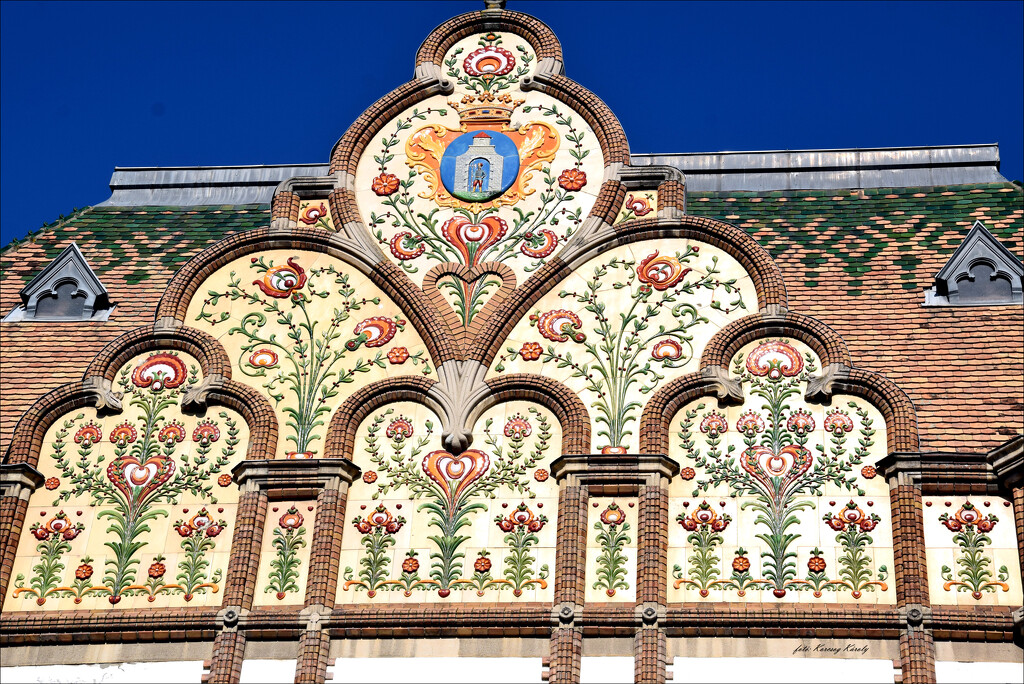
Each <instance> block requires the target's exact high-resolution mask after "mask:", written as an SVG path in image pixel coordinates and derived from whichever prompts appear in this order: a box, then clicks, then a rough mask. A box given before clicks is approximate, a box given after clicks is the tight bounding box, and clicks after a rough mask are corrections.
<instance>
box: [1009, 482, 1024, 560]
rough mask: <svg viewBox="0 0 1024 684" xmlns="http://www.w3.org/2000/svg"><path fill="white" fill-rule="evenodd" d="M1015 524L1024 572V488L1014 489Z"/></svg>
mask: <svg viewBox="0 0 1024 684" xmlns="http://www.w3.org/2000/svg"><path fill="white" fill-rule="evenodd" d="M1011 500H1012V501H1013V522H1014V523H1015V524H1016V526H1017V552H1018V554H1019V555H1020V567H1021V571H1022V572H1024V487H1014V489H1013V494H1012V499H1011Z"/></svg>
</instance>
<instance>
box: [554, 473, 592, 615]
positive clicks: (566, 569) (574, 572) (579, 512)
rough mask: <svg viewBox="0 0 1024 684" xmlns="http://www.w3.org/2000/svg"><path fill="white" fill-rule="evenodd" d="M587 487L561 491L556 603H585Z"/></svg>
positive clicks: (575, 487) (564, 487)
mask: <svg viewBox="0 0 1024 684" xmlns="http://www.w3.org/2000/svg"><path fill="white" fill-rule="evenodd" d="M588 499H589V497H588V495H587V488H586V487H582V486H578V485H568V486H562V487H561V488H560V489H559V491H558V542H557V549H556V551H555V604H558V603H575V604H582V603H583V596H584V593H585V591H586V585H585V584H584V581H585V580H584V577H585V574H586V554H587V500H588Z"/></svg>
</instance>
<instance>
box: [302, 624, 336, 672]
mask: <svg viewBox="0 0 1024 684" xmlns="http://www.w3.org/2000/svg"><path fill="white" fill-rule="evenodd" d="M330 649H331V638H330V637H329V636H327V634H326V633H325V632H323V631H322V630H319V629H307V630H306V631H304V632H303V633H302V636H301V637H299V657H298V663H297V665H296V667H295V682H296V684H320V683H321V682H323V681H325V680H326V679H327V665H328V656H329V654H330Z"/></svg>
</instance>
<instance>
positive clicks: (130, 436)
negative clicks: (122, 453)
mask: <svg viewBox="0 0 1024 684" xmlns="http://www.w3.org/2000/svg"><path fill="white" fill-rule="evenodd" d="M138 436H139V433H137V432H136V431H135V426H133V425H132V424H131V423H127V422H125V423H121V424H120V425H118V426H117V427H116V428H114V429H113V430H112V431H111V432H110V441H111V442H113V443H114V444H116V445H117V446H119V447H124V446H127V445H129V444H131V443H132V442H134V441H135V438H136V437H138Z"/></svg>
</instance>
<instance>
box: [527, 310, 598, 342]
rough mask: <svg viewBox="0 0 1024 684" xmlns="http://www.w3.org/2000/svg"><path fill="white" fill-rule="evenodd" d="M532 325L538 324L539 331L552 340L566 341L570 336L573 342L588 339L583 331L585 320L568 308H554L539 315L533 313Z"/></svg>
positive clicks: (531, 317)
mask: <svg viewBox="0 0 1024 684" xmlns="http://www.w3.org/2000/svg"><path fill="white" fill-rule="evenodd" d="M530 325H536V326H537V331H538V332H539V333H540V334H541V335H542V336H543V337H544V338H545V339H548V340H551V341H552V342H566V341H568V340H569V339H570V338H572V340H573V342H584V341H586V339H587V336H586V335H585V334H583V332H582V328H583V321H581V320H580V317H579V316H577V315H576V314H574V313H573V312H572V311H568V310H566V309H554V310H552V311H546V312H544V313H542V314H539V315H538V314H534V315H531V316H530Z"/></svg>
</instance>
